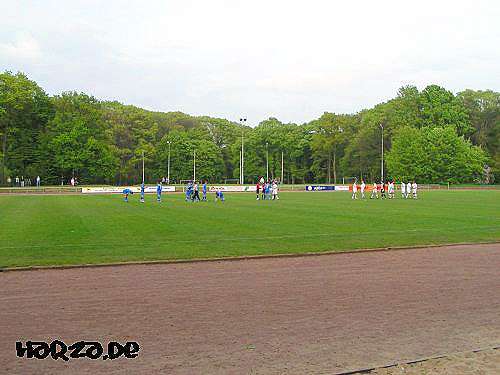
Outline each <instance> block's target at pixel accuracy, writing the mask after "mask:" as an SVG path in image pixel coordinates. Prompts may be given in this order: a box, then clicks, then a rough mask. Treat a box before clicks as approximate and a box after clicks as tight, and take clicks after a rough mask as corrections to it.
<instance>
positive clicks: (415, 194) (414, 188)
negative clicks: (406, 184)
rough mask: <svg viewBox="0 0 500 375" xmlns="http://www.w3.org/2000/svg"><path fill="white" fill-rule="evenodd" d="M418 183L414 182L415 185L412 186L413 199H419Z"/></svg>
mask: <svg viewBox="0 0 500 375" xmlns="http://www.w3.org/2000/svg"><path fill="white" fill-rule="evenodd" d="M417 188H418V186H417V183H416V182H415V181H413V184H412V185H411V190H412V192H413V199H417Z"/></svg>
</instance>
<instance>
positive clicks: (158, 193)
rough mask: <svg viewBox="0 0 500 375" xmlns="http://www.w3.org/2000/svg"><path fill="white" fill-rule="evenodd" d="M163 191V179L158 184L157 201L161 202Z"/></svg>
mask: <svg viewBox="0 0 500 375" xmlns="http://www.w3.org/2000/svg"><path fill="white" fill-rule="evenodd" d="M162 191H163V186H162V184H161V181H158V185H156V201H157V202H161V192H162Z"/></svg>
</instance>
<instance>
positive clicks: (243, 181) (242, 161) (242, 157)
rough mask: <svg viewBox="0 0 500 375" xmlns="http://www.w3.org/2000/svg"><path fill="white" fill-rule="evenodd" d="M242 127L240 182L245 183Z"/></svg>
mask: <svg viewBox="0 0 500 375" xmlns="http://www.w3.org/2000/svg"><path fill="white" fill-rule="evenodd" d="M243 142H244V140H243V129H242V130H241V184H242V185H243V184H244V183H245V175H244V174H243V168H244V166H245V149H244V146H243Z"/></svg>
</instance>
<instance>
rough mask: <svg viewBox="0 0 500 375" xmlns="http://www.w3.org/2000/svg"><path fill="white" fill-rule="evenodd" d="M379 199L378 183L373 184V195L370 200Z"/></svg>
mask: <svg viewBox="0 0 500 375" xmlns="http://www.w3.org/2000/svg"><path fill="white" fill-rule="evenodd" d="M373 198H377V199H378V186H377V183H376V182H374V183H373V188H372V193H371V195H370V199H373Z"/></svg>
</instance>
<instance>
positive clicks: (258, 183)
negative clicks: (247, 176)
mask: <svg viewBox="0 0 500 375" xmlns="http://www.w3.org/2000/svg"><path fill="white" fill-rule="evenodd" d="M259 180H260V177H259V178H258V179H257V185H255V191H256V192H257V199H256V200H259V193H260V182H259Z"/></svg>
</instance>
